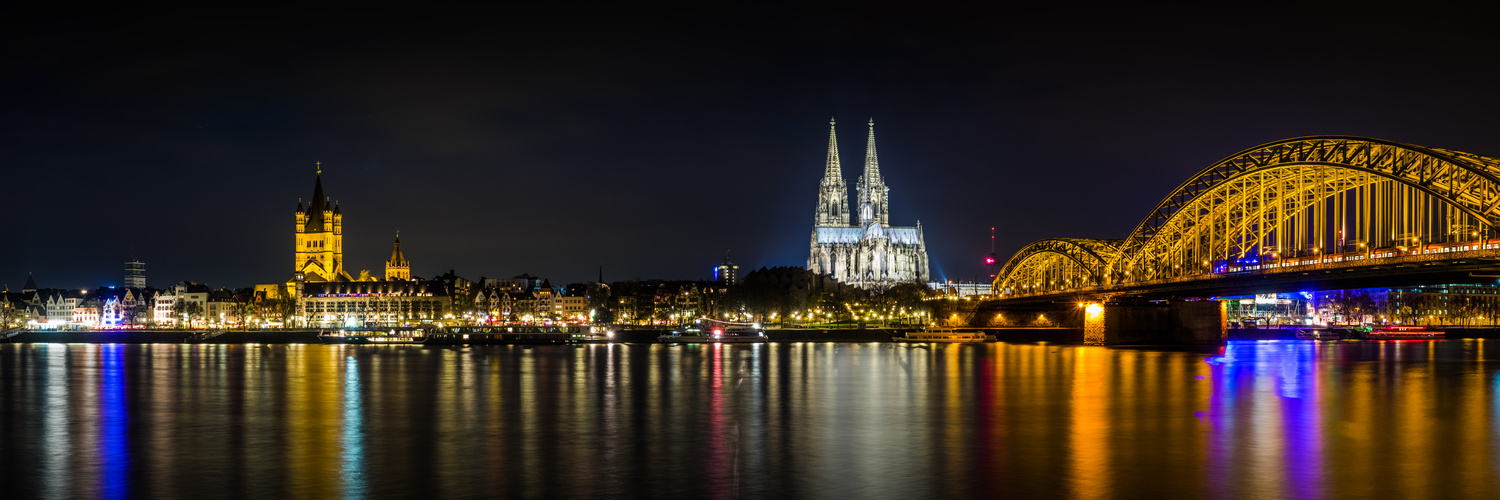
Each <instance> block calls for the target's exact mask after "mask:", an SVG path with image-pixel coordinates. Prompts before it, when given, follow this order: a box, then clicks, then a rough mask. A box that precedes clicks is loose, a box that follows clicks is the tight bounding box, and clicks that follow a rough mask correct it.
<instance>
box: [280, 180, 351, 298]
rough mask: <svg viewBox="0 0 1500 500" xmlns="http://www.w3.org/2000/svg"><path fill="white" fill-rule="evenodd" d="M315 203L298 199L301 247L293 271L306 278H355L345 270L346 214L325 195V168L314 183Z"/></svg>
mask: <svg viewBox="0 0 1500 500" xmlns="http://www.w3.org/2000/svg"><path fill="white" fill-rule="evenodd" d="M311 203H312V204H311V205H309V206H308V207H307V208H306V209H303V208H302V202H300V201H298V202H297V214H296V219H297V248H296V251H295V253H294V255H295V262H294V264H295V267H294V268H293V271H294V272H296V273H300V274H302V276H303V280H304V281H308V282H326V281H353V280H352V279H351V278H350V277H349V273H347V272H344V215H343V214H342V213H341V212H340V211H339V207H338V204H333V206H332V207H330V206H329V199H328V197H327V196H324V195H323V168H322V164H321V163H320V164H319V165H318V176H317V179H316V180H315V181H314V183H313V197H312V202H311Z"/></svg>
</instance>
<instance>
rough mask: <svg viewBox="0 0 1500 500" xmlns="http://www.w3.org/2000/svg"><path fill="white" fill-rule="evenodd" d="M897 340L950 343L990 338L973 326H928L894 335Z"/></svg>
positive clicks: (982, 340)
mask: <svg viewBox="0 0 1500 500" xmlns="http://www.w3.org/2000/svg"><path fill="white" fill-rule="evenodd" d="M891 340H894V341H896V342H940V343H949V344H969V343H979V342H984V341H986V340H989V336H987V335H985V333H984V332H983V331H980V330H976V329H973V328H928V329H926V330H922V331H920V332H907V333H906V334H905V335H897V336H892V337H891Z"/></svg>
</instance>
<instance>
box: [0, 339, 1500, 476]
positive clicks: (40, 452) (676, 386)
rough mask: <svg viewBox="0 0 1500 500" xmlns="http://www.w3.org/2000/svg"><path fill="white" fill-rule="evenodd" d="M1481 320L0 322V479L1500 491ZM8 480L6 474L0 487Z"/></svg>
mask: <svg viewBox="0 0 1500 500" xmlns="http://www.w3.org/2000/svg"><path fill="white" fill-rule="evenodd" d="M1497 360H1500V343H1497V342H1495V341H1485V340H1479V339H1475V340H1461V341H1460V340H1447V341H1387V342H1308V341H1295V342H1294V341H1265V342H1231V343H1229V344H1228V345H1227V346H1223V347H1214V348H1207V349H1197V350H1194V349H1182V350H1174V349H1152V348H1120V347H1092V346H1076V345H1049V344H1007V343H990V344H983V345H933V346H926V345H897V344H890V343H773V344H764V345H722V346H662V345H644V344H641V345H635V344H623V345H584V346H577V347H573V346H542V347H522V346H484V347H463V346H454V347H421V346H349V345H345V346H337V345H175V344H148V345H120V344H114V345H90V344H5V345H0V477H3V481H0V487H4V488H6V490H7V491H8V492H9V493H8V494H7V495H6V496H8V497H11V498H22V497H24V498H36V497H41V498H65V497H111V498H113V497H153V498H169V497H179V498H215V497H236V498H280V497H301V498H336V497H346V498H411V497H431V498H462V497H513V498H577V497H583V498H588V497H617V498H618V497H627V498H629V497H647V498H681V497H694V498H770V497H781V498H926V497H946V498H954V497H1011V498H1051V497H1057V498H1064V497H1066V498H1117V497H1140V498H1156V497H1175V498H1189V497H1193V498H1325V497H1363V498H1373V497H1387V498H1418V497H1449V498H1461V497H1462V498H1495V497H1497V496H1500V480H1497V478H1500V474H1497V471H1500V457H1497V455H1496V451H1497V450H1500V432H1497V431H1500V429H1497V427H1496V423H1497V421H1496V417H1497V412H1500V392H1497V388H1500V371H1497V368H1500V363H1497ZM12 494H14V495H19V496H10V495H12Z"/></svg>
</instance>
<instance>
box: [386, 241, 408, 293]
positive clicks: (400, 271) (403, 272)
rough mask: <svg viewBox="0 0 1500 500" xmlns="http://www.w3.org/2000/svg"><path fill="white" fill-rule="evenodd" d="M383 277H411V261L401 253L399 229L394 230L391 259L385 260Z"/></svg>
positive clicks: (394, 278)
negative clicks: (394, 240)
mask: <svg viewBox="0 0 1500 500" xmlns="http://www.w3.org/2000/svg"><path fill="white" fill-rule="evenodd" d="M385 279H387V280H390V281H398V280H399V281H406V280H409V279H411V262H410V261H407V260H406V254H403V253H401V231H396V243H395V244H394V245H393V246H392V248H391V260H388V261H385Z"/></svg>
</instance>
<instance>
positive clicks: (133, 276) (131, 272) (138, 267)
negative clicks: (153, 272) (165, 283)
mask: <svg viewBox="0 0 1500 500" xmlns="http://www.w3.org/2000/svg"><path fill="white" fill-rule="evenodd" d="M125 288H146V263H145V262H141V261H138V260H132V261H129V262H126V263H125Z"/></svg>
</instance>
